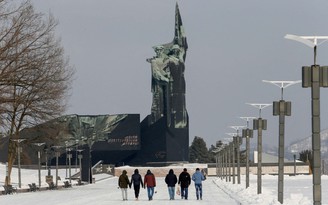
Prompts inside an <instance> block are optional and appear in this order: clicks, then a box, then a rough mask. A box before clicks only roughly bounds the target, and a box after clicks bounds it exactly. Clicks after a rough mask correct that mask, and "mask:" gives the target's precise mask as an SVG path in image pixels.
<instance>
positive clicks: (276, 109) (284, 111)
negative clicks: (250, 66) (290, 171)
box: [263, 80, 301, 203]
mask: <svg viewBox="0 0 328 205" xmlns="http://www.w3.org/2000/svg"><path fill="white" fill-rule="evenodd" d="M263 82H265V83H271V84H273V85H276V86H278V87H279V88H280V90H281V98H280V101H274V102H273V115H275V116H276V115H279V148H278V156H279V160H278V161H279V162H278V164H279V169H278V201H279V202H280V203H283V202H284V158H285V116H290V115H291V106H292V105H291V102H289V101H284V88H287V87H289V86H291V85H294V84H297V83H300V82H301V81H300V80H299V81H268V80H263Z"/></svg>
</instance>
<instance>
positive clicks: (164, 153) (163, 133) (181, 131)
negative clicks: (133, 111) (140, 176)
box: [138, 116, 189, 165]
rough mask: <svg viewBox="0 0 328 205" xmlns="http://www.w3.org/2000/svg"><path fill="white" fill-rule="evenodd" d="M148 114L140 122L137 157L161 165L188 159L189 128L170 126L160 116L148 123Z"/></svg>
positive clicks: (148, 162)
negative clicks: (139, 146) (139, 140)
mask: <svg viewBox="0 0 328 205" xmlns="http://www.w3.org/2000/svg"><path fill="white" fill-rule="evenodd" d="M149 121H150V116H147V117H146V118H145V119H144V120H143V121H142V123H141V125H140V129H141V150H140V151H139V154H138V158H140V159H146V160H147V161H145V160H143V161H144V163H145V164H148V165H150V164H152V165H156V164H157V165H163V164H171V163H177V162H188V161H189V129H188V126H186V127H185V128H170V127H168V126H167V124H166V122H167V121H166V119H165V118H161V119H160V120H158V121H157V122H156V123H153V124H150V123H149Z"/></svg>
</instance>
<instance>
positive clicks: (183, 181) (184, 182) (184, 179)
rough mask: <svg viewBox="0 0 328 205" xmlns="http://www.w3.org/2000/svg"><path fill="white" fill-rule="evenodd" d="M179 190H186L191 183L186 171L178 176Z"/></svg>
mask: <svg viewBox="0 0 328 205" xmlns="http://www.w3.org/2000/svg"><path fill="white" fill-rule="evenodd" d="M178 183H179V184H180V186H181V188H188V187H189V185H190V183H191V178H190V174H189V173H188V172H187V171H183V172H181V174H180V175H179V182H178Z"/></svg>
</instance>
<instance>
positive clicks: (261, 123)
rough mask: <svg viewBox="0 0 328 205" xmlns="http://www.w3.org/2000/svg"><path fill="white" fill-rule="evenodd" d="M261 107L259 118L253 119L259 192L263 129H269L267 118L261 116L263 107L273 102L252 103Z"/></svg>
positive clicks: (258, 187) (259, 187) (259, 191)
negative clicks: (255, 131)
mask: <svg viewBox="0 0 328 205" xmlns="http://www.w3.org/2000/svg"><path fill="white" fill-rule="evenodd" d="M249 105H251V106H253V107H256V108H258V109H259V118H258V119H254V120H253V129H254V130H257V194H261V193H262V130H266V129H267V120H266V119H262V118H261V111H262V109H264V108H266V107H268V106H270V105H271V104H258V103H250V104H249Z"/></svg>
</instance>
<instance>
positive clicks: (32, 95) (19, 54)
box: [0, 0, 74, 184]
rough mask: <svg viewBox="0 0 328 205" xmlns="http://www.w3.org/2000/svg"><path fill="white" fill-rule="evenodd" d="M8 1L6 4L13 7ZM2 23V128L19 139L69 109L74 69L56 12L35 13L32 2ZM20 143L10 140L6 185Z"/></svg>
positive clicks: (21, 6)
mask: <svg viewBox="0 0 328 205" xmlns="http://www.w3.org/2000/svg"><path fill="white" fill-rule="evenodd" d="M4 2H6V1H5V0H4V1H3V2H0V6H8V7H6V8H7V9H8V8H10V6H11V7H12V5H9V4H8V3H7V4H5V3H4ZM6 8H0V10H6ZM0 24H1V25H2V26H1V27H0V91H1V93H0V117H1V122H2V124H1V129H2V131H4V132H6V133H8V135H9V137H10V139H15V138H17V137H18V135H19V132H20V130H22V129H23V128H26V127H30V126H33V125H36V124H38V123H41V122H45V121H47V120H50V119H53V118H55V117H58V116H59V115H61V114H62V113H63V112H64V111H65V108H66V100H67V97H68V91H69V89H70V85H71V80H72V76H73V74H74V69H73V68H72V67H71V66H69V60H68V58H65V56H64V50H63V48H62V47H61V46H60V41H59V40H58V39H56V38H55V36H54V32H55V28H56V26H57V24H58V22H57V21H56V20H55V19H54V17H53V16H52V15H48V16H45V15H44V14H42V13H37V12H35V11H34V8H33V6H32V4H31V3H30V2H29V1H24V2H22V4H20V5H19V6H17V7H15V8H13V7H12V8H11V10H9V11H7V12H6V15H3V16H0ZM16 148H17V144H16V143H15V142H14V141H12V140H10V141H9V148H8V166H9V177H7V178H6V184H10V173H11V168H12V165H13V163H14V161H15V153H16V152H15V150H16Z"/></svg>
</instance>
